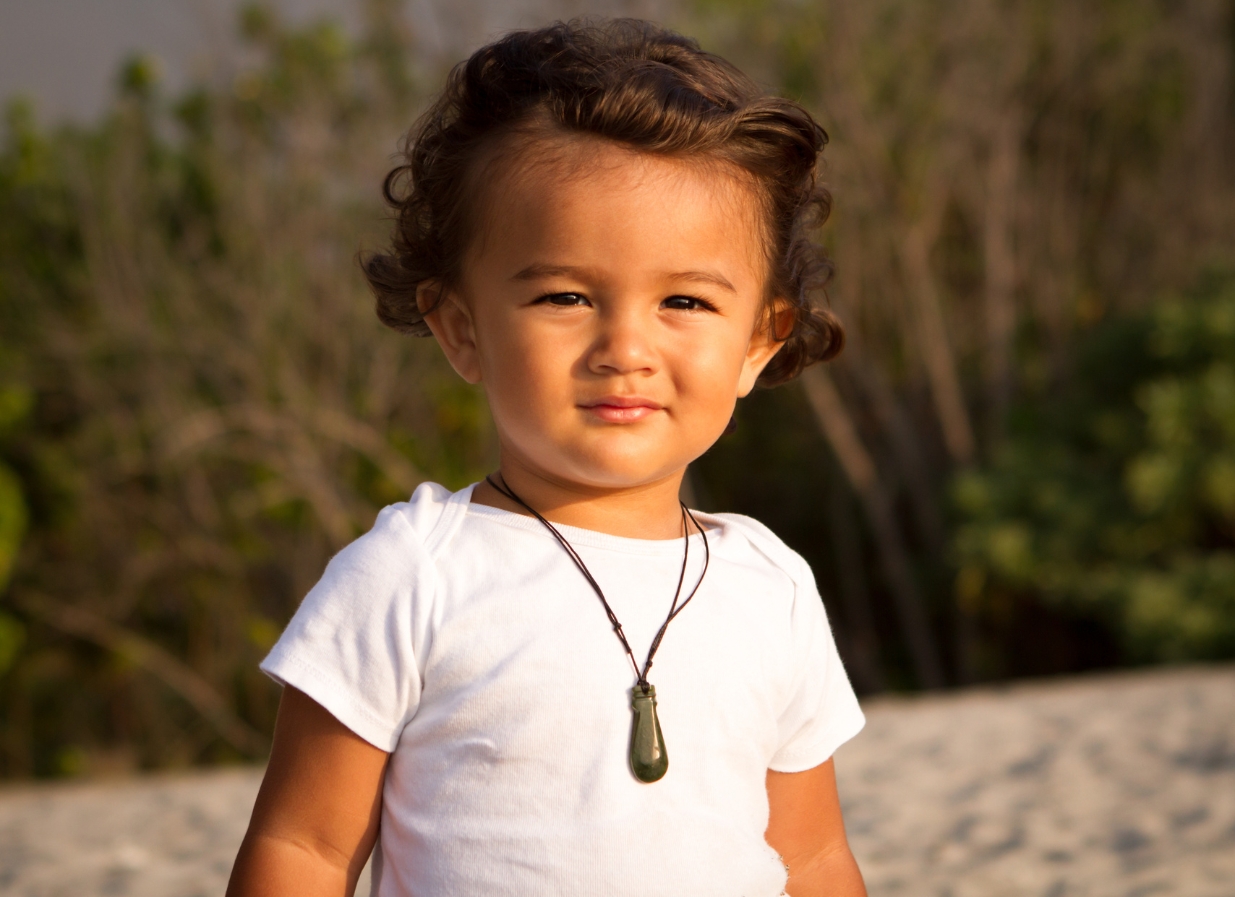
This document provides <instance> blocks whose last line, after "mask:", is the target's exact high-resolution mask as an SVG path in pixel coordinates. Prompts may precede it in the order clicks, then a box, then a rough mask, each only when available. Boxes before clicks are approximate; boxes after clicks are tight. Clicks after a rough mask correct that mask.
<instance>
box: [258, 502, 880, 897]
mask: <svg viewBox="0 0 1235 897" xmlns="http://www.w3.org/2000/svg"><path fill="white" fill-rule="evenodd" d="M471 494H472V487H468V488H467V489H463V490H462V491H460V492H456V493H454V494H451V493H450V492H448V491H447V490H446V489H444V488H443V487H441V486H438V485H436V484H425V485H422V486H421V487H420V488H419V489H417V490H416V494H415V495H413V496H412V499H411V501H409V502H406V503H402V504H396V505H392V506H390V507H388V508H386V509H385V510H383V511H382V512H381V513H380V514H379V515H378V518H377V522H376V523H375V524H374V526H373V529H372V530H371V531H370V532H369V533H367V534H366V535H364V536H362V537H361V538H359V539H357V540H356V541H355V542H353V543H352V544H351V545H349V546H348V547H347V548H345V549H343V550H342V551H341V552H339V554H338V555H336V556H335V558H334V559H333V560H332V561H331V562H330V564H329V566H328V567H327V568H326V572H325V574H324V575H323V576H322V579H321V581H320V582H319V583H318V584H317V585H316V586H315V587H314V588H313V590H312V591H311V592H310V593H309V595H308V596H307V597H306V598H305V600H304V603H303V604H302V605H301V606H300V609H299V610H298V611H297V612H296V615H295V616H294V617H293V618H292V620H291V622H290V623H289V624H288V627H287V630H286V631H285V632H284V633H283V636H282V638H280V640H279V642H278V644H276V645H275V647H274V649H273V650H272V651H271V652H270V656H269V657H267V658H266V660H265V661H264V662H263V663H262V669H263V670H265V672H266V673H268V674H269V675H270V676H272V677H273V678H274V679H275V680H277V681H279V682H281V683H284V684H287V685H292V686H294V687H296V688H298V689H300V690H301V691H303V692H304V693H306V694H307V695H309V696H310V697H312V698H313V699H314V700H315V701H317V702H318V703H319V704H321V705H322V706H323V707H325V708H326V709H327V710H329V711H330V712H331V713H332V714H334V716H335V717H337V718H338V719H339V720H340V721H341V722H342V723H343V724H344V725H346V726H347V727H348V728H350V729H351V730H352V731H353V732H355V733H356V734H357V735H359V736H360V737H361V738H363V739H365V740H366V741H368V742H370V743H372V744H373V745H376V746H377V747H379V748H381V749H382V750H385V751H390V752H392V757H391V759H390V764H389V767H388V769H387V773H386V780H385V784H384V786H383V793H382V801H383V803H382V818H381V837H380V853H379V860H378V862H376V863H375V871H374V878H375V882H374V894H375V895H378V897H408V895H415V897H476V895H485V897H506V895H510V897H515V895H519V897H546V895H570V897H577V895H605V897H620V895H639V897H656V895H665V897H669V895H672V897H684V895H700V897H704V895H707V897H713V895H715V897H729V895H732V897H775V895H779V894H780V893H781V891H782V889H783V888H784V885H785V871H784V867H783V865H782V864H781V862H780V859H779V857H778V856H777V855H776V853H775V851H773V850H772V849H771V848H770V847H769V846H768V845H767V843H766V842H765V841H764V831H765V829H766V828H767V821H768V801H767V792H766V789H765V776H766V771H767V770H768V769H773V770H777V771H780V772H798V771H801V770H806V769H810V768H812V767H814V766H817V765H818V764H820V763H823V762H824V761H826V760H827V759H828V758H829V757H831V756H832V753H833V751H835V750H836V748H837V747H838V746H839V745H841V744H842V743H844V742H845V741H847V740H848V739H849V738H851V737H853V736H854V735H855V734H856V733H857V732H858V730H859V729H861V727H862V725H863V722H864V720H863V716H862V712H861V710H860V709H859V707H858V703H857V700H856V699H855V697H854V694H853V690H852V689H851V687H850V685H849V681H848V679H847V678H846V676H845V671H844V669H843V668H842V666H841V661H840V658H839V657H838V655H837V652H836V647H835V644H834V642H833V640H832V634H831V631H830V629H829V628H828V622H827V618H826V616H825V614H824V609H823V604H822V602H821V601H820V598H819V593H818V592H817V590H816V588H815V584H814V580H813V577H812V576H811V572H810V569H809V568H808V567H807V565H806V563H805V562H804V561H803V560H802V559H801V558H800V557H799V556H798V555H797V554H795V553H794V552H792V551H791V550H790V549H788V548H787V547H786V546H785V545H784V544H783V543H782V542H781V541H780V540H779V539H777V538H776V536H774V535H773V534H772V533H771V532H770V531H769V530H768V529H766V528H765V527H763V526H762V525H761V524H759V523H757V522H755V521H754V520H751V519H749V518H746V517H741V516H738V515H735V514H715V515H700V517H699V519H700V522H701V523H702V524H703V525H704V526H705V527H706V528H707V538H708V544H709V546H710V548H711V564H710V566H709V568H708V571H707V576H706V578H705V579H704V582H703V584H702V586H701V587H700V589H699V592H698V594H696V595H695V598H694V600H693V601H692V602H691V603H690V605H689V606H687V608H686V609H685V610H684V611H683V612H682V613H681V615H679V616H678V617H677V618H676V619H675V620H674V621H673V623H672V624H671V625H670V626H669V630H668V632H667V634H666V635H665V638H664V641H663V643H662V644H661V646H660V650H659V651H658V652H657V655H656V658H655V662H654V664H653V667H652V670H651V673H650V674H649V676H648V679H649V681H651V682H652V684H653V685H655V686H656V694H657V701H658V707H657V710H658V713H659V717H660V722H661V727H662V730H663V732H664V738H665V747H666V750H667V753H668V756H669V771H668V773H667V774H666V775H665V777H664V778H663V779H661V780H660V781H659V782H655V783H652V784H644V783H642V782H640V781H639V780H637V779H636V778H635V777H634V775H633V774H632V773H631V771H630V766H629V763H628V759H627V757H628V751H629V745H630V729H631V718H632V714H631V708H630V689H631V687H632V685H633V684H634V674H633V672H632V670H631V667H630V661H629V660H628V658H627V657H626V654H625V652H624V651H623V649H622V646H621V643H620V642H619V641H618V638H617V636H616V635H615V634H614V632H613V629H612V627H611V626H610V624H609V621H608V619H607V618H606V616H605V613H604V609H603V607H602V606H601V604H600V601H599V599H598V598H597V597H596V594H595V592H593V591H592V589H591V587H590V586H589V585H588V584H587V582H586V581H585V580H584V578H583V576H582V575H581V574H580V572H579V570H578V568H576V567H575V565H574V563H572V562H571V560H570V558H569V557H568V556H567V555H566V553H565V551H564V550H563V549H562V548H561V546H560V545H558V543H557V542H556V541H554V539H553V537H552V536H551V535H550V534H549V532H548V531H547V530H546V529H545V528H544V527H543V526H542V524H540V523H539V522H538V521H536V520H535V519H534V518H531V517H525V516H521V515H519V514H513V513H510V512H508V511H503V510H499V509H497V508H491V507H488V506H484V505H475V504H471ZM559 530H560V531H561V532H562V534H563V535H564V536H565V537H566V538H567V539H568V540H569V541H570V543H571V544H572V545H573V546H574V547H575V549H576V550H577V551H578V552H579V554H580V556H581V557H582V558H583V559H584V561H585V563H586V564H587V565H588V567H589V569H590V570H591V572H592V575H593V576H595V578H596V580H597V581H598V582H599V583H600V585H601V588H603V589H604V592H605V597H606V598H607V599H608V600H609V603H610V605H611V606H612V607H613V610H614V612H615V613H616V614H617V616H618V619H619V620H620V621H621V623H622V627H623V629H624V631H625V633H626V637H627V638H628V639H629V640H630V644H631V647H632V648H633V649H634V651H635V655H636V657H637V658H638V659H639V662H640V663H642V662H643V659H644V658H645V657H646V655H647V650H648V647H649V645H650V643H651V640H652V638H653V636H654V635H655V633H656V630H657V629H658V628H659V627H660V625H661V623H662V622H663V620H664V618H665V614H666V613H667V612H668V610H669V605H670V603H671V601H672V599H673V591H674V588H675V587H676V585H677V581H678V575H679V573H680V571H681V565H682V551H683V540H681V539H671V540H664V541H661V540H642V539H626V538H620V537H617V536H610V535H605V534H603V533H598V532H593V531H590V530H583V529H578V528H575V527H569V526H562V527H559ZM703 558H704V551H703V543H702V539H701V537H700V536H699V535H695V536H692V537H691V539H690V558H689V569H688V570H687V573H686V580H685V585H684V586H683V590H684V592H689V590H690V588H691V587H693V585H694V583H695V581H696V579H697V578H698V576H699V573H700V571H701V569H702V565H703Z"/></svg>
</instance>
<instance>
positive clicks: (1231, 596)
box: [953, 271, 1235, 660]
mask: <svg viewBox="0 0 1235 897" xmlns="http://www.w3.org/2000/svg"><path fill="white" fill-rule="evenodd" d="M1076 364H1077V371H1076V375H1075V376H1074V377H1073V378H1072V384H1073V386H1072V388H1070V389H1069V390H1067V391H1066V392H1064V393H1061V394H1058V395H1052V396H1051V397H1050V398H1049V399H1046V400H1042V401H1038V402H1033V403H1029V404H1027V405H1025V406H1024V407H1022V408H1021V409H1019V412H1018V414H1017V417H1016V419H1015V421H1014V424H1013V427H1012V431H1011V434H1010V438H1009V440H1008V442H1007V444H1006V445H1004V446H1003V447H1002V448H1001V449H1000V450H999V452H998V453H997V454H996V456H995V458H994V459H993V461H992V462H991V464H989V465H987V466H986V467H984V468H983V469H981V470H978V471H973V472H970V473H966V474H964V475H962V476H960V477H959V478H958V479H957V481H956V483H955V486H954V490H953V493H954V498H955V501H956V505H957V508H958V509H959V512H960V515H961V521H962V522H961V524H960V526H959V527H958V529H957V534H956V550H957V555H958V559H959V563H960V572H959V575H958V578H957V590H958V599H959V600H961V601H964V602H969V603H971V604H973V605H975V606H976V607H981V606H982V605H983V604H984V603H990V602H997V601H999V600H1001V593H1004V594H1003V598H1006V593H1007V592H1009V591H1012V592H1015V591H1031V592H1033V593H1036V594H1037V595H1040V596H1041V597H1042V598H1043V599H1044V600H1046V601H1049V602H1051V603H1053V604H1057V605H1064V606H1068V607H1072V608H1075V609H1079V610H1081V611H1083V612H1085V613H1089V614H1094V615H1099V616H1101V617H1102V618H1104V619H1106V620H1109V621H1110V623H1111V624H1112V625H1113V626H1114V627H1116V629H1117V631H1118V632H1119V633H1120V635H1121V638H1122V640H1123V642H1124V644H1125V646H1126V649H1127V651H1128V655H1129V657H1130V658H1133V659H1137V660H1184V659H1201V658H1220V657H1232V656H1235V275H1232V274H1231V273H1230V272H1218V271H1213V272H1210V273H1208V274H1207V275H1206V276H1205V277H1204V278H1203V279H1202V281H1201V283H1200V284H1199V285H1198V286H1197V287H1196V288H1195V289H1194V290H1192V291H1190V292H1188V293H1184V294H1181V295H1178V296H1174V297H1170V298H1167V299H1164V300H1163V301H1161V302H1160V303H1157V304H1155V305H1154V306H1153V307H1152V308H1151V309H1150V310H1149V311H1148V312H1147V313H1146V314H1144V315H1142V316H1138V317H1132V318H1126V319H1120V320H1116V321H1112V322H1108V323H1105V324H1102V325H1100V326H1097V327H1094V328H1093V329H1092V330H1091V331H1090V332H1089V333H1087V334H1086V335H1085V336H1084V337H1083V338H1082V339H1081V340H1080V341H1079V345H1078V347H1077V354H1076Z"/></svg>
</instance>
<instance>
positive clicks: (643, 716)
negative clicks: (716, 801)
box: [485, 476, 712, 782]
mask: <svg viewBox="0 0 1235 897" xmlns="http://www.w3.org/2000/svg"><path fill="white" fill-rule="evenodd" d="M485 481H486V482H487V483H488V484H489V485H490V486H492V487H493V488H494V489H496V490H497V491H498V492H500V493H502V495H504V496H506V497H507V498H509V499H510V500H511V501H513V502H514V503H515V504H517V505H519V506H520V507H522V508H523V509H524V510H525V511H527V512H528V513H529V514H531V515H532V516H533V517H535V518H536V519H537V520H539V521H540V522H541V523H543V524H544V525H545V528H546V529H548V530H549V532H550V533H552V534H553V538H555V539H557V541H558V544H560V545H561V546H562V548H564V549H565V550H566V553H567V554H568V555H570V559H571V560H572V561H574V562H575V566H576V567H578V568H579V572H580V573H582V574H583V578H584V579H586V580H587V581H588V585H590V586H591V587H592V589H593V590H594V591H595V592H596V597H598V598H599V599H600V603H601V604H602V605H604V608H605V613H606V614H607V615H608V616H609V622H610V623H612V624H613V631H614V632H616V633H617V637H618V639H619V640H620V641H621V642H622V647H623V648H625V649H626V656H627V657H629V658H630V665H631V666H632V667H633V668H634V670H635V687H634V688H633V689H631V693H630V697H631V700H630V707H631V710H632V711H633V712H634V720H633V722H632V724H631V730H630V768H631V771H632V772H633V773H634V774H635V778H637V779H639V781H641V782H655V781H658V780H659V779H661V778H662V777H663V776H664V774H665V772H666V771H667V770H668V769H669V754H668V753H667V752H666V751H665V737H664V735H662V734H661V731H660V719H659V718H658V717H657V716H656V687H655V686H653V685H652V684H651V683H650V682H648V671H649V670H650V669H652V658H653V657H655V656H656V650H657V649H658V648H659V647H660V642H661V639H663V638H664V637H665V630H667V629H668V628H669V624H670V623H672V622H673V618H674V617H676V616H677V615H678V614H680V613H681V612H682V611H683V610H684V609H685V608H686V605H688V604H690V601H691V599H692V598H694V597H695V593H696V592H698V591H699V586H701V585H703V577H704V576H706V575H707V572H708V564H709V562H710V561H711V560H712V551H711V549H710V548H709V547H708V536H707V533H706V532H704V530H703V527H701V526H700V525H699V521H698V520H696V519H695V515H694V514H692V513H691V512H690V509H689V508H688V507H686V505H684V504H682V503H681V502H679V504H682V531H683V536H682V541H683V542H684V543H685V547H684V548H683V550H682V572H681V574H679V576H678V587H677V590H676V591H674V593H673V604H671V605H670V606H669V615H668V616H667V617H665V622H664V623H662V624H660V629H659V630H658V631H657V633H656V637H655V638H654V639H652V646H651V647H650V648H649V649H648V658H647V660H646V661H644V663H643V669H642V670H640V669H639V663H638V661H636V660H635V652H634V651H632V650H631V648H630V642H628V641H627V640H626V633H625V632H623V631H622V624H621V623H620V622H618V618H617V614H615V613H614V612H613V608H612V607H610V606H609V602H608V600H607V599H606V598H605V593H604V591H602V590H601V588H600V583H598V582H597V581H596V578H595V577H594V576H592V572H591V571H590V570H588V568H587V564H585V563H583V558H581V557H579V552H577V551H575V548H574V546H573V545H571V544H570V543H569V542H567V541H566V537H565V536H563V535H562V534H561V533H560V532H558V529H557V527H556V526H554V525H553V524H552V523H550V522H549V521H548V520H546V519H545V518H544V517H543V516H541V514H540V512H538V511H537V510H536V509H535V508H533V507H532V506H531V505H529V504H528V503H527V502H525V501H524V500H523V499H521V498H520V497H519V496H518V495H516V494H515V492H514V490H513V489H511V488H510V486H509V485H508V484H507V483H506V479H505V478H504V477H503V478H502V485H500V486H499V485H498V484H497V483H496V482H495V481H494V480H493V477H489V476H487V477H485ZM687 521H689V522H690V523H693V524H694V525H695V529H697V530H698V531H699V535H701V536H702V537H703V571H702V572H701V573H700V574H699V581H698V582H696V583H695V587H694V588H693V589H691V590H690V594H689V595H687V596H686V600H685V601H683V602H682V603H681V604H680V605H679V604H678V599H679V598H681V597H682V583H683V582H685V580H686V563H687V561H689V560H690V525H689V524H688V523H687Z"/></svg>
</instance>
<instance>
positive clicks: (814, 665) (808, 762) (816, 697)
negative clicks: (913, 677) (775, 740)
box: [768, 561, 866, 772]
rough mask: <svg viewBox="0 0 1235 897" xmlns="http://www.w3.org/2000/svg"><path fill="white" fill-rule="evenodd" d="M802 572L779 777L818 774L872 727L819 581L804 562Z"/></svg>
mask: <svg viewBox="0 0 1235 897" xmlns="http://www.w3.org/2000/svg"><path fill="white" fill-rule="evenodd" d="M801 567H802V572H801V573H799V574H798V575H797V576H795V577H794V579H795V582H796V584H797V592H796V595H795V596H794V603H793V610H792V614H791V622H790V629H791V636H790V638H791V644H792V647H791V653H792V658H793V679H792V682H793V684H792V686H791V688H790V692H789V701H788V703H787V704H786V705H785V708H784V710H783V711H782V712H781V715H780V718H779V721H778V730H779V732H778V734H779V737H780V747H779V748H778V750H777V751H776V753H775V755H774V756H773V757H772V760H771V762H770V763H769V764H768V768H769V769H772V770H775V771H776V772H802V771H804V770H807V769H813V768H814V767H816V766H818V765H819V764H820V763H824V762H825V761H827V760H828V758H830V757H831V756H832V755H833V754H834V753H835V752H836V749H837V748H838V747H840V746H841V745H842V744H844V743H845V742H846V741H848V740H849V739H850V738H852V737H853V736H855V735H857V734H858V732H859V731H861V729H862V726H863V725H865V724H866V717H865V716H864V715H863V714H862V709H861V707H859V706H858V699H857V696H856V695H855V694H854V692H853V687H852V686H851V685H850V684H849V677H848V676H847V675H846V674H845V668H844V666H843V665H842V663H841V659H840V654H839V653H838V652H837V650H836V641H835V640H834V639H833V638H832V629H831V627H830V626H829V625H828V618H827V613H826V611H825V610H824V607H823V601H822V600H821V599H820V597H819V591H818V589H817V588H816V586H815V580H814V577H813V576H812V575H811V573H810V568H809V567H807V565H806V563H805V562H804V561H803V562H801Z"/></svg>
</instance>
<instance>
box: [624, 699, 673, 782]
mask: <svg viewBox="0 0 1235 897" xmlns="http://www.w3.org/2000/svg"><path fill="white" fill-rule="evenodd" d="M630 707H631V709H632V710H634V711H635V719H634V723H633V724H632V726H631V730H630V769H631V771H632V772H633V773H634V774H635V778H637V779H638V780H639V781H640V782H657V781H660V779H662V778H664V775H665V772H666V771H667V770H668V769H669V755H668V754H667V753H666V752H665V736H663V735H661V734H660V720H659V719H658V718H657V716H656V687H655V686H653V685H649V686H648V690H647V694H644V693H643V689H642V688H641V687H640V686H638V685H636V686H635V687H634V688H633V689H631V693H630Z"/></svg>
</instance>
